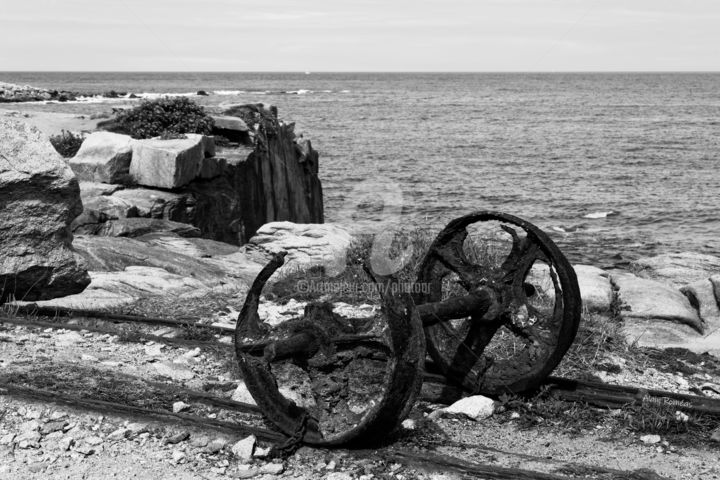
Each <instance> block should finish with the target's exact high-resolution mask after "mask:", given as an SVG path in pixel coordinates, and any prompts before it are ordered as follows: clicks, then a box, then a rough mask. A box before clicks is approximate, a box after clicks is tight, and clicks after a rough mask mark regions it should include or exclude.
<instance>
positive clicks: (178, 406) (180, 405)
mask: <svg viewBox="0 0 720 480" xmlns="http://www.w3.org/2000/svg"><path fill="white" fill-rule="evenodd" d="M172 408H173V413H180V412H182V411H184V410H187V409H188V408H190V405H189V404H187V403H185V402H175V403H173V407H172Z"/></svg>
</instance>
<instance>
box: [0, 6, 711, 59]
mask: <svg viewBox="0 0 720 480" xmlns="http://www.w3.org/2000/svg"><path fill="white" fill-rule="evenodd" d="M0 46H1V48H0V70H152V71H156V70H180V71H188V70H200V71H306V70H309V71H558V70H570V71H578V70H581V71H596V70H599V71H608V70H610V71H614V70H634V71H637V70H664V71H667V70H695V71H697V70H703V71H705V70H713V71H717V70H720V1H719V0H686V1H678V0H438V1H436V0H397V1H396V0H385V1H378V0H365V1H356V0H349V1H348V0H335V1H333V0H302V1H300V0H298V1H291V0H279V1H276V0H253V1H252V2H249V1H244V0H206V1H199V0H192V1H190V0H116V1H112V2H106V1H100V0H94V1H93V0H0Z"/></svg>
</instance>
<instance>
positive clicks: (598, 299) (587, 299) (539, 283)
mask: <svg viewBox="0 0 720 480" xmlns="http://www.w3.org/2000/svg"><path fill="white" fill-rule="evenodd" d="M549 268H550V267H548V265H547V264H545V263H539V264H536V265H534V266H533V267H532V269H531V270H530V277H529V280H530V283H532V284H533V285H534V286H535V287H537V288H540V289H541V290H542V291H543V292H544V293H545V294H546V295H551V296H552V295H554V287H553V283H552V277H551V276H550V273H549ZM573 269H574V270H575V275H576V276H577V280H578V286H579V287H580V298H581V299H582V303H583V307H585V308H587V309H588V310H589V311H592V312H601V313H604V312H608V311H609V310H610V306H611V304H612V301H613V298H614V295H613V287H612V285H611V283H610V278H609V274H608V273H607V272H606V271H605V270H603V269H601V268H598V267H595V266H592V265H573Z"/></svg>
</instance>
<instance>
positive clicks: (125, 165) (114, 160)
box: [70, 131, 133, 183]
mask: <svg viewBox="0 0 720 480" xmlns="http://www.w3.org/2000/svg"><path fill="white" fill-rule="evenodd" d="M132 144H133V139H132V138H130V136H128V135H121V134H119V133H111V132H102V131H101V132H93V133H91V134H90V135H89V136H87V137H86V138H85V140H84V141H83V143H82V145H81V146H80V150H78V152H77V154H76V155H75V156H74V157H73V158H71V159H70V168H72V169H73V172H75V175H77V177H78V179H79V180H83V181H88V182H104V183H122V181H123V180H125V179H126V176H127V174H128V173H129V171H130V161H131V159H132Z"/></svg>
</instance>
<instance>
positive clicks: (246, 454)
mask: <svg viewBox="0 0 720 480" xmlns="http://www.w3.org/2000/svg"><path fill="white" fill-rule="evenodd" d="M256 442H257V438H255V435H250V436H249V437H246V438H243V439H242V440H240V441H238V442H236V443H235V445H233V446H232V448H231V450H232V453H233V455H235V456H236V457H237V458H238V459H240V460H242V461H249V460H252V458H253V452H254V451H255V443H256Z"/></svg>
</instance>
